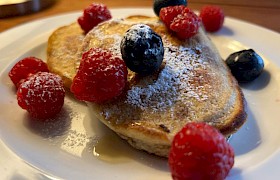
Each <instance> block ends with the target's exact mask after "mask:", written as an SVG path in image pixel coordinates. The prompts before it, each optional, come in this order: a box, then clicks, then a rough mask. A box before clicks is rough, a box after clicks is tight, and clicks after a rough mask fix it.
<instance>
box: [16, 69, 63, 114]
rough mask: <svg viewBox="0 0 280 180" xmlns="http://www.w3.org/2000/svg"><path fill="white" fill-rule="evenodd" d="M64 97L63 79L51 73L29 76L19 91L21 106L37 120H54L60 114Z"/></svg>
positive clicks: (18, 96)
mask: <svg viewBox="0 0 280 180" xmlns="http://www.w3.org/2000/svg"><path fill="white" fill-rule="evenodd" d="M64 97H65V90H64V88H63V83H62V79H61V78H60V77H59V76H58V75H55V74H52V73H49V72H38V73H36V74H33V75H31V76H29V77H28V78H27V79H25V81H24V82H23V83H21V85H20V86H19V88H18V90H17V100H18V104H19V106H20V107H21V108H22V109H26V110H27V111H28V112H29V114H30V116H31V117H33V118H37V119H48V118H52V117H54V116H55V115H56V114H57V113H59V112H60V110H61V108H62V106H63V103H64Z"/></svg>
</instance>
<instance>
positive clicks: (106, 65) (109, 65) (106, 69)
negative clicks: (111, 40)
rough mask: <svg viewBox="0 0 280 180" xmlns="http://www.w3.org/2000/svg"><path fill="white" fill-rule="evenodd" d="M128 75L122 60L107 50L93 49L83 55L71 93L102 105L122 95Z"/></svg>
mask: <svg viewBox="0 0 280 180" xmlns="http://www.w3.org/2000/svg"><path fill="white" fill-rule="evenodd" d="M127 73H128V72H127V67H126V65H125V63H124V61H123V60H122V59H120V58H118V57H114V56H113V55H112V54H111V53H110V52H109V51H107V50H103V49H100V48H91V49H90V50H89V51H87V52H85V53H84V54H83V57H82V60H81V64H80V67H79V70H78V73H77V74H76V76H75V77H74V80H73V84H72V86H71V91H72V92H73V93H74V95H75V97H76V98H77V99H79V100H83V101H90V102H96V103H101V102H103V101H106V100H109V99H111V98H113V97H116V96H118V95H120V94H121V93H122V91H123V90H124V87H125V84H126V80H127Z"/></svg>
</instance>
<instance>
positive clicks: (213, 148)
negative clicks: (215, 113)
mask: <svg viewBox="0 0 280 180" xmlns="http://www.w3.org/2000/svg"><path fill="white" fill-rule="evenodd" d="M168 162H169V167H170V170H171V173H172V177H173V179H177V180H179V179H197V180H203V179H215V180H223V179H225V178H226V176H227V175H228V173H229V171H230V169H231V168H232V166H233V164H234V152H233V148H232V147H231V146H230V145H229V144H228V143H227V141H226V139H225V137H224V136H223V135H222V134H221V133H220V132H219V131H218V130H216V129H215V128H214V127H212V126H210V125H207V124H206V123H188V124H186V125H185V126H184V127H183V129H182V130H181V131H180V132H178V133H177V134H176V135H175V137H174V140H173V142H172V146H171V150H170V153H169V159H168Z"/></svg>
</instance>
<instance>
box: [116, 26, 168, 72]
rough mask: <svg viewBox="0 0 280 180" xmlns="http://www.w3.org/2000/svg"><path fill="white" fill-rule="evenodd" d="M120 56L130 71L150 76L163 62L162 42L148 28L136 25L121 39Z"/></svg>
mask: <svg viewBox="0 0 280 180" xmlns="http://www.w3.org/2000/svg"><path fill="white" fill-rule="evenodd" d="M121 54H122V58H123V60H124V61H125V63H126V65H127V67H128V68H129V69H130V70H132V71H134V72H136V73H141V74H151V73H153V72H155V71H156V70H158V69H159V68H160V65H161V63H162V61H163V56H164V47H163V42H162V39H161V37H160V36H159V35H158V34H157V33H155V32H154V31H153V30H152V29H151V28H150V27H149V26H147V25H144V24H136V25H133V26H132V27H131V28H130V29H129V30H128V31H127V32H126V34H125V36H124V37H123V39H122V41H121Z"/></svg>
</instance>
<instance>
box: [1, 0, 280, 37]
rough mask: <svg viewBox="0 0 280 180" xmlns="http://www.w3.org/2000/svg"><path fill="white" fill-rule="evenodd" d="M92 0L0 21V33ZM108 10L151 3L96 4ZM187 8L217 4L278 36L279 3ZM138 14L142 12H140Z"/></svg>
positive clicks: (240, 1)
mask: <svg viewBox="0 0 280 180" xmlns="http://www.w3.org/2000/svg"><path fill="white" fill-rule="evenodd" d="M92 2H93V1H92V0H82V1H81V0H57V2H56V3H55V4H54V5H52V6H51V7H49V8H47V9H44V10H42V11H40V12H37V13H33V14H28V15H24V16H17V17H10V18H4V19H0V32H3V31H5V30H8V29H9V28H12V27H15V26H17V25H19V24H22V23H26V22H29V21H32V20H36V19H40V18H43V17H47V16H52V15H57V14H60V13H65V12H71V11H79V10H80V11H82V9H83V8H85V7H86V6H87V5H89V4H90V3H92ZM95 2H100V3H104V4H106V5H107V6H108V7H109V8H116V7H151V8H152V4H153V0H130V1H126V0H98V1H95ZM188 2H189V3H188V4H189V7H190V8H192V9H195V10H199V9H200V8H201V7H202V6H203V5H206V4H216V5H219V6H220V7H221V8H223V10H224V12H225V14H226V16H230V17H234V18H238V19H242V20H245V21H248V22H250V23H254V24H257V25H260V26H263V27H265V28H268V29H271V30H273V31H276V32H278V33H280V1H279V0H266V1H263V0H235V1H225V0H189V1H188ZM140 13H141V12H140Z"/></svg>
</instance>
